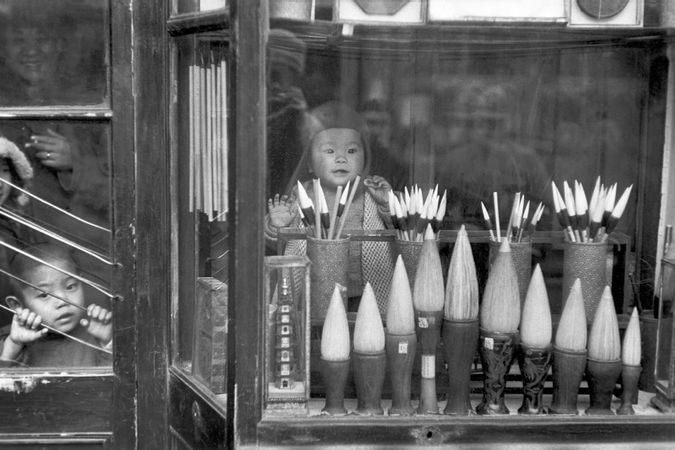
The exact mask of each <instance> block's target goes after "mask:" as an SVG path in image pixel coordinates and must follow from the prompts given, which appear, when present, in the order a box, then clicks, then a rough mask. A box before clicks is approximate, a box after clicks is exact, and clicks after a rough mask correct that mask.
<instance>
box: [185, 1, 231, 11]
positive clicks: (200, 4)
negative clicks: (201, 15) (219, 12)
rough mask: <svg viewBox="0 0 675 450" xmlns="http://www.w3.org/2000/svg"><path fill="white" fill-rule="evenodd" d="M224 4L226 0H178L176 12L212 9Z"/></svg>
mask: <svg viewBox="0 0 675 450" xmlns="http://www.w3.org/2000/svg"><path fill="white" fill-rule="evenodd" d="M226 6H227V0H178V13H191V12H198V11H213V10H215V9H221V8H225V7H226Z"/></svg>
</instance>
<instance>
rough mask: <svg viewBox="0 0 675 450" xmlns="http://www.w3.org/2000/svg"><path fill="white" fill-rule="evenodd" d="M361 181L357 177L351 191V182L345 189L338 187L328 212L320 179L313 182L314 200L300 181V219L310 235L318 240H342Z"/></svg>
mask: <svg viewBox="0 0 675 450" xmlns="http://www.w3.org/2000/svg"><path fill="white" fill-rule="evenodd" d="M360 181H361V177H359V176H357V177H356V178H355V179H354V183H353V184H352V185H351V189H350V183H349V182H347V184H346V185H345V186H344V187H342V186H338V188H337V192H336V194H335V202H334V203H333V209H332V210H331V211H329V210H328V204H327V203H326V196H325V195H324V192H323V189H322V188H321V181H320V180H319V179H313V180H312V191H313V193H314V200H312V199H311V198H310V196H309V195H308V194H307V191H306V190H305V188H304V187H303V186H302V183H300V181H298V206H299V214H300V219H301V220H302V223H303V225H304V226H305V228H307V232H308V234H309V235H312V236H314V237H315V238H316V239H340V235H341V233H342V229H343V228H344V225H345V221H346V219H347V213H348V212H349V208H350V206H351V204H352V200H354V195H355V194H356V190H357V189H358V187H359V182H360Z"/></svg>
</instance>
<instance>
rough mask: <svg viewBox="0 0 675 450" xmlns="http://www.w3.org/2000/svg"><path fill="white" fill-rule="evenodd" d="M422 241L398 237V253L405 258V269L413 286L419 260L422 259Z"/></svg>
mask: <svg viewBox="0 0 675 450" xmlns="http://www.w3.org/2000/svg"><path fill="white" fill-rule="evenodd" d="M423 243H424V242H422V241H408V240H406V239H398V238H397V239H396V248H397V249H398V253H399V254H400V255H401V258H403V265H404V266H405V271H406V272H407V273H408V280H410V285H411V286H412V285H413V283H414V282H415V274H416V273H417V262H418V261H419V259H420V251H421V250H422V244H423Z"/></svg>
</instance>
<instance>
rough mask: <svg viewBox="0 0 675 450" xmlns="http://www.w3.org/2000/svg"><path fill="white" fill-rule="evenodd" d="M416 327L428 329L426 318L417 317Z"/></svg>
mask: <svg viewBox="0 0 675 450" xmlns="http://www.w3.org/2000/svg"><path fill="white" fill-rule="evenodd" d="M417 326H418V327H420V328H429V321H428V320H427V318H426V317H418V318H417Z"/></svg>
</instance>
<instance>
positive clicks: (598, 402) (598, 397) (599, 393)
mask: <svg viewBox="0 0 675 450" xmlns="http://www.w3.org/2000/svg"><path fill="white" fill-rule="evenodd" d="M620 374H621V360H619V359H617V360H616V361H599V360H596V359H591V358H588V364H587V365H586V380H587V381H588V390H589V393H590V394H589V396H590V399H591V406H589V407H588V409H586V414H588V415H611V414H614V412H613V411H612V408H611V406H612V395H613V394H614V388H615V387H616V380H617V379H618V378H619V375H620Z"/></svg>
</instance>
